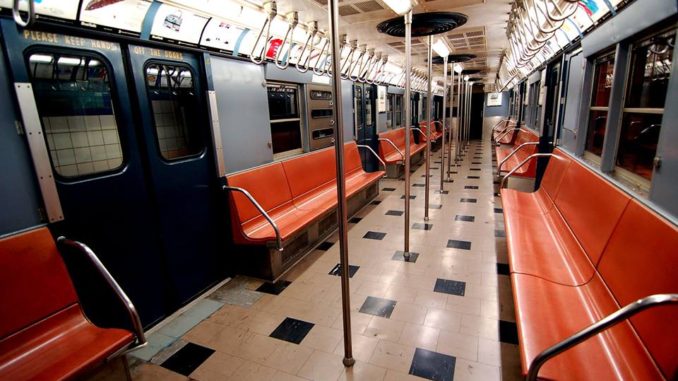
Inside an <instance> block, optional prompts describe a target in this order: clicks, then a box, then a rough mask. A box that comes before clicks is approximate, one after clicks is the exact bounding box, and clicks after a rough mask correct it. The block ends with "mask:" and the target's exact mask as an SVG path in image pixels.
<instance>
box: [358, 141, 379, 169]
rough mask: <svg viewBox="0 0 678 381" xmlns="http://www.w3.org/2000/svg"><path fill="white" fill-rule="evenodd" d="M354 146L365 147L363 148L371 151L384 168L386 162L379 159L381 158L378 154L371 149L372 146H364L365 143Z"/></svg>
mask: <svg viewBox="0 0 678 381" xmlns="http://www.w3.org/2000/svg"><path fill="white" fill-rule="evenodd" d="M356 146H357V147H358V148H365V149H367V150H369V151H370V152H372V155H374V157H375V158H377V160H379V162H380V163H381V165H383V166H384V168H386V163H385V162H384V161H383V160H381V158H380V157H379V154H378V153H376V152H374V150H373V149H372V147H370V146H366V145H364V144H356Z"/></svg>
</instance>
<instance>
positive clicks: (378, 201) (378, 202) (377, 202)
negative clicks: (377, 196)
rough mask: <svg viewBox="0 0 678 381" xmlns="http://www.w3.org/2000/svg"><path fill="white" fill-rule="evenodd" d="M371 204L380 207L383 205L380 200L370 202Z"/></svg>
mask: <svg viewBox="0 0 678 381" xmlns="http://www.w3.org/2000/svg"><path fill="white" fill-rule="evenodd" d="M370 204H372V205H379V204H381V201H380V200H374V201H372V202H370Z"/></svg>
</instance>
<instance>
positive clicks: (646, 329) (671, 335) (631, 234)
mask: <svg viewBox="0 0 678 381" xmlns="http://www.w3.org/2000/svg"><path fill="white" fill-rule="evenodd" d="M598 272H599V273H600V275H601V276H602V277H603V279H604V280H605V283H606V284H607V286H608V287H609V289H610V291H612V294H613V295H614V297H615V298H616V299H617V302H618V303H619V305H620V306H624V305H627V304H629V303H632V302H633V301H635V300H637V299H640V298H643V297H646V296H649V295H653V294H662V293H678V228H677V227H676V226H675V225H673V224H672V223H671V222H669V221H667V220H665V219H664V218H662V217H660V216H659V215H657V214H655V213H654V212H652V211H650V210H649V209H648V208H646V207H645V206H643V205H641V204H640V203H639V202H638V201H636V200H632V201H631V202H630V203H629V204H628V206H627V207H626V210H625V211H624V214H623V215H622V217H621V219H620V221H619V224H618V225H617V228H616V229H615V230H614V233H613V234H612V237H611V238H610V242H609V243H608V245H607V247H606V248H605V252H604V253H603V255H602V258H601V259H600V264H599V265H598ZM677 322H678V306H676V305H671V306H662V307H655V308H652V309H649V310H646V311H643V312H640V313H639V314H637V315H636V316H634V317H633V318H631V323H632V324H633V327H634V328H635V330H636V332H637V333H638V335H639V336H640V339H641V340H642V341H643V342H644V343H645V346H646V347H647V349H648V351H649V352H650V354H651V355H652V357H653V358H654V359H655V361H656V362H657V364H658V365H659V367H660V369H661V370H662V372H663V373H664V377H666V379H667V380H671V379H675V377H676V376H678V355H677V353H676V348H678V347H677V345H678V330H677V329H676V328H677V327H676V323H677Z"/></svg>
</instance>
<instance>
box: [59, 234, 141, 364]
mask: <svg viewBox="0 0 678 381" xmlns="http://www.w3.org/2000/svg"><path fill="white" fill-rule="evenodd" d="M57 245H58V246H59V247H63V246H69V247H71V248H73V249H76V250H78V251H79V252H80V253H82V254H84V255H85V256H86V257H87V259H88V260H89V261H90V262H91V263H92V264H93V265H94V267H95V268H96V270H97V271H98V272H99V274H100V275H101V276H102V277H103V278H104V280H105V281H106V284H108V286H109V287H110V288H111V290H112V291H113V293H114V294H115V296H116V297H117V298H118V300H119V301H120V302H121V303H122V304H123V306H124V307H125V310H126V311H127V315H128V317H129V319H130V322H131V323H132V329H133V330H134V332H133V333H134V336H135V338H136V345H135V346H134V347H132V348H128V349H127V351H125V352H129V351H131V350H133V349H138V348H140V347H142V346H145V345H146V343H147V341H146V335H145V334H144V327H143V325H142V324H141V318H140V317H139V313H138V312H137V309H136V307H134V303H132V300H131V299H130V298H129V297H128V296H127V294H126V293H125V291H124V290H123V289H122V287H120V285H119V284H118V282H117V281H116V280H115V278H113V276H112V275H111V273H109V272H108V270H107V269H106V266H104V264H103V263H101V260H99V258H98V257H97V256H96V254H94V251H92V249H90V248H89V246H87V245H85V244H84V243H81V242H78V241H74V240H71V239H68V238H66V237H63V236H61V237H59V238H57ZM62 255H63V253H62Z"/></svg>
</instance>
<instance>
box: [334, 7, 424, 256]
mask: <svg viewBox="0 0 678 381" xmlns="http://www.w3.org/2000/svg"><path fill="white" fill-rule="evenodd" d="M334 1H336V0H334ZM411 69H412V11H409V12H407V14H406V15H405V159H404V160H405V247H404V249H403V256H404V257H405V259H409V258H410V132H411V131H412V129H411V125H412V99H411V95H410V91H411V85H412V83H411V82H412V72H411Z"/></svg>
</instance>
